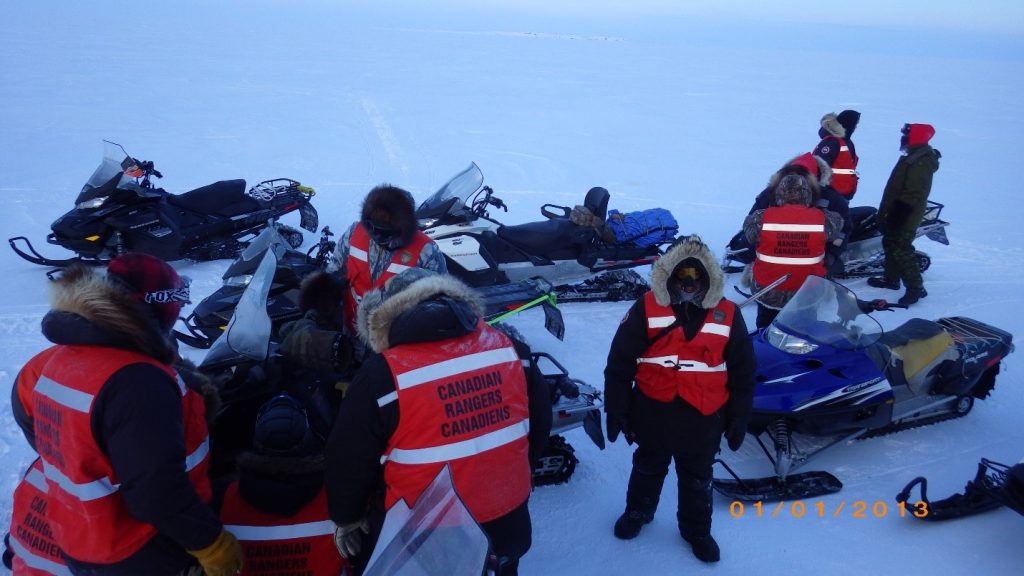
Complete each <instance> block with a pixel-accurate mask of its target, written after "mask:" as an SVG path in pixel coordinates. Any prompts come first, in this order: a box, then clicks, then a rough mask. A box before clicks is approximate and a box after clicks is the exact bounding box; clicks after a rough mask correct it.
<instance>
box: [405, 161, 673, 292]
mask: <svg viewBox="0 0 1024 576" xmlns="http://www.w3.org/2000/svg"><path fill="white" fill-rule="evenodd" d="M608 199H609V194H608V191H607V190H605V189H604V188H600V187H595V188H592V189H591V190H590V191H589V192H588V193H587V196H586V198H585V200H584V204H583V205H584V206H585V207H586V208H587V209H588V210H589V211H590V212H591V213H592V214H593V215H594V216H596V217H597V218H599V219H600V220H602V221H603V220H604V219H605V218H606V217H607V212H608ZM491 207H493V208H496V209H501V210H503V211H506V212H507V211H508V207H507V206H506V205H505V203H504V201H502V200H501V199H500V198H499V197H497V196H495V194H494V190H492V189H491V187H490V186H484V176H483V172H481V171H480V168H479V167H478V166H477V165H476V163H475V162H474V163H471V164H470V165H469V167H468V168H466V169H465V170H463V171H462V172H459V173H458V174H456V175H455V176H454V177H452V178H451V180H449V181H448V182H446V183H445V184H444V185H443V186H441V188H439V189H438V190H437V192H435V193H434V194H433V195H431V196H430V197H429V198H427V199H426V200H424V201H423V203H422V204H421V205H420V206H419V207H418V208H417V209H416V217H417V219H418V220H419V227H420V229H421V230H422V231H423V233H424V234H426V235H427V236H429V237H430V238H431V239H433V240H434V241H435V242H436V243H437V244H438V246H439V247H440V248H441V251H442V252H443V253H444V255H445V259H446V260H447V265H448V272H449V273H450V274H452V275H454V276H456V277H458V278H459V279H461V280H463V281H464V282H466V283H467V284H469V285H470V286H492V285H496V284H504V283H507V282H516V281H519V280H525V279H528V278H534V277H541V278H544V279H545V280H547V281H548V282H550V283H551V284H552V285H554V286H555V290H556V294H557V296H558V299H559V300H560V301H562V302H584V301H616V300H632V299H635V298H637V297H639V296H640V295H642V294H644V293H645V292H646V291H647V290H648V288H649V287H648V285H647V282H646V281H645V280H644V279H643V278H642V277H641V276H640V275H639V274H637V273H636V271H634V270H632V269H633V268H636V267H638V266H645V265H648V264H651V263H652V262H654V261H655V260H657V259H658V257H659V256H661V254H662V253H663V249H662V246H664V245H665V244H668V243H669V241H665V242H662V243H660V244H654V245H651V246H637V245H634V244H632V243H607V242H603V241H601V239H600V236H599V233H598V231H597V230H596V229H595V228H594V227H590V226H579V225H577V224H575V223H574V222H573V221H572V220H571V219H570V213H571V210H570V209H569V208H568V207H565V206H557V205H554V204H544V205H543V206H542V207H541V214H542V215H543V216H544V217H545V218H546V219H545V220H541V221H537V222H528V223H526V224H517V225H514V226H506V225H504V224H502V223H501V222H499V221H497V220H495V219H494V218H492V217H491V215H490V209H491Z"/></svg>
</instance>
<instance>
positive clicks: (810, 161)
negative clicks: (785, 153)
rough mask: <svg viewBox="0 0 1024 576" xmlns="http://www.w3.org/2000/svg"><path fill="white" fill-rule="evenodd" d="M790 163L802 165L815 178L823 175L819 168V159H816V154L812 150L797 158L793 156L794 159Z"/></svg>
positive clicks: (791, 164)
mask: <svg viewBox="0 0 1024 576" xmlns="http://www.w3.org/2000/svg"><path fill="white" fill-rule="evenodd" d="M789 165H790V166H800V167H802V168H803V169H805V170H807V173H808V174H810V175H811V176H814V177H815V178H818V177H819V176H820V175H821V174H820V172H819V168H818V161H817V160H815V159H814V155H813V154H811V153H810V152H805V153H803V154H801V155H799V156H797V157H796V158H793V160H791V161H790V162H789Z"/></svg>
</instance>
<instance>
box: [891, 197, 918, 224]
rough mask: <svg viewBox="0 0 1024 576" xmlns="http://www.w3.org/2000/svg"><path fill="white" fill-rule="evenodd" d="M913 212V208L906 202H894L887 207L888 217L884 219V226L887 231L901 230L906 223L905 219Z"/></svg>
mask: <svg viewBox="0 0 1024 576" xmlns="http://www.w3.org/2000/svg"><path fill="white" fill-rule="evenodd" d="M913 211H914V207H913V206H911V205H910V204H907V203H906V202H901V201H899V200H896V201H894V202H893V203H892V206H891V207H889V216H888V218H886V226H887V228H888V229H889V230H896V229H897V228H902V227H903V225H904V224H906V223H907V219H908V218H910V213H911V212H913Z"/></svg>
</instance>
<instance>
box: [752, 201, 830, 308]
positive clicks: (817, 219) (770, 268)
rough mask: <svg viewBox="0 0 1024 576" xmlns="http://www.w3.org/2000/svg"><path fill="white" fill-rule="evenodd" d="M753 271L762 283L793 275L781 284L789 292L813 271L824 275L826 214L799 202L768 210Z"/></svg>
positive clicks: (765, 213)
mask: <svg viewBox="0 0 1024 576" xmlns="http://www.w3.org/2000/svg"><path fill="white" fill-rule="evenodd" d="M753 273H754V281H755V282H757V284H758V286H767V285H769V284H771V283H772V282H775V281H776V280H778V279H779V278H781V277H782V276H783V275H785V274H790V277H789V279H788V280H786V281H785V282H783V283H782V284H779V286H778V287H777V289H778V290H785V291H789V292H795V291H796V290H798V289H799V288H800V286H801V285H802V284H803V283H804V279H805V278H807V277H808V276H810V275H811V274H814V275H816V276H824V275H825V213H824V212H823V211H822V210H821V209H819V208H809V207H807V206H799V205H796V204H789V205H786V206H774V207H772V208H768V209H767V210H765V211H764V217H763V220H762V222H761V241H760V243H758V245H757V257H756V260H755V261H754V270H753Z"/></svg>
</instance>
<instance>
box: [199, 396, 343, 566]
mask: <svg viewBox="0 0 1024 576" xmlns="http://www.w3.org/2000/svg"><path fill="white" fill-rule="evenodd" d="M218 492H219V490H218ZM217 504H218V503H216V499H215V506H217ZM219 509H220V519H221V522H223V523H224V528H225V529H227V530H228V531H230V532H231V533H232V534H234V535H235V537H237V538H238V541H239V542H240V543H241V544H242V549H243V550H244V551H245V559H246V561H245V569H244V570H243V571H242V572H241V575H242V576H264V575H265V576H272V575H274V574H284V573H294V574H307V575H309V576H339V575H341V576H350V575H351V574H352V572H351V567H350V566H349V563H348V561H347V560H345V559H344V558H342V557H341V555H340V554H338V550H337V549H336V548H335V546H334V522H332V521H331V519H330V518H329V517H328V515H327V493H326V491H325V490H324V454H323V442H322V441H321V440H320V439H319V438H317V437H316V435H315V434H314V433H313V429H312V428H311V427H310V425H309V419H308V418H307V417H306V412H305V410H304V409H303V407H302V405H301V404H300V403H299V401H298V400H296V399H295V398H293V397H291V396H289V395H287V394H281V395H278V396H276V397H274V398H272V399H270V400H269V401H267V403H266V404H264V405H263V406H262V407H261V408H260V411H259V415H258V416H257V418H256V427H255V433H254V435H253V447H252V450H251V451H248V452H243V453H242V454H241V455H240V456H239V458H238V479H237V480H234V481H233V482H231V483H230V484H229V485H228V486H227V487H226V489H225V490H224V492H223V494H222V495H221V497H220V502H219Z"/></svg>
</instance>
